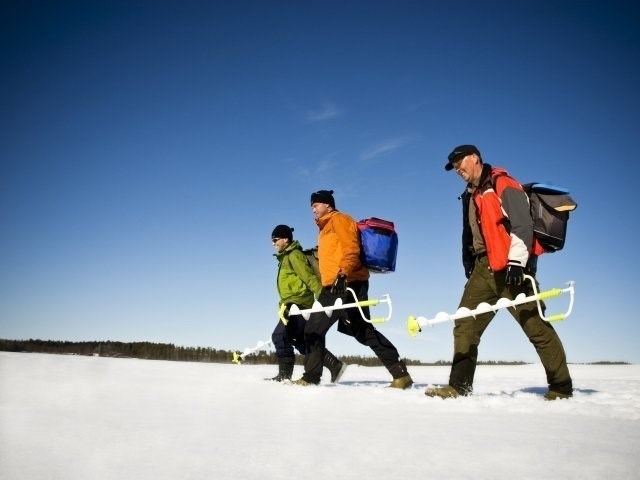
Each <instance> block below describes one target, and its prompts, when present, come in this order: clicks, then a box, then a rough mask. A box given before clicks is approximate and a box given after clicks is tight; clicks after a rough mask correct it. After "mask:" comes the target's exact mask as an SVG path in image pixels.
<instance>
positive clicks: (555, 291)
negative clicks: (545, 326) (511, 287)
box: [407, 275, 575, 337]
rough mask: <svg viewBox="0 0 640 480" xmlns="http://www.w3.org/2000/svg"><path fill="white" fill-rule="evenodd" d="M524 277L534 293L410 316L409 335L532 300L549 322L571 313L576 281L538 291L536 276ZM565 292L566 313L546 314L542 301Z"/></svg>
mask: <svg viewBox="0 0 640 480" xmlns="http://www.w3.org/2000/svg"><path fill="white" fill-rule="evenodd" d="M524 277H525V279H527V280H529V281H530V282H531V284H532V285H533V292H534V294H533V295H529V296H526V295H525V294H524V293H520V294H519V295H517V296H516V298H514V299H513V300H510V299H508V298H501V299H500V300H498V301H497V302H496V303H495V304H494V305H489V304H488V303H484V302H483V303H481V304H480V305H478V306H477V307H476V308H474V309H473V310H470V309H468V308H465V307H461V308H459V309H458V310H457V311H456V313H453V314H449V313H446V312H438V313H437V314H436V316H435V317H433V318H432V319H428V318H426V317H414V316H409V319H408V320H407V330H408V332H409V335H411V336H412V337H415V336H416V335H417V334H418V332H421V331H422V327H424V326H425V325H427V326H429V327H432V326H434V325H435V324H437V323H444V322H453V321H455V320H457V319H459V318H465V317H475V316H476V315H481V314H483V313H488V312H496V311H497V310H498V309H500V308H511V307H513V308H514V309H515V308H516V307H517V306H518V305H522V304H525V303H530V302H536V304H537V305H538V313H539V314H540V318H542V319H543V320H545V321H547V322H557V321H560V320H564V319H565V318H567V317H568V316H569V315H570V314H571V310H572V309H573V297H574V293H575V291H574V290H575V289H574V283H575V282H573V281H570V282H567V285H569V286H568V287H567V288H552V289H550V290H545V291H543V292H538V288H537V286H536V281H535V280H534V278H533V277H531V276H530V275H525V276H524ZM564 293H568V294H569V308H568V309H567V311H566V312H565V313H557V314H555V315H549V316H545V314H544V312H543V311H542V303H541V302H542V301H543V300H546V299H548V298H553V297H559V296H560V295H562V294H564Z"/></svg>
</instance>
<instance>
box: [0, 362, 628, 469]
mask: <svg viewBox="0 0 640 480" xmlns="http://www.w3.org/2000/svg"><path fill="white" fill-rule="evenodd" d="M570 370H571V373H572V375H573V378H574V382H575V387H576V393H575V397H574V398H573V399H571V400H563V401H556V402H545V401H544V400H543V399H542V394H543V393H544V392H545V391H546V387H545V382H544V372H543V369H542V366H540V365H526V366H504V367H503V366H480V367H478V371H477V376H476V385H475V395H473V396H472V397H468V398H462V399H456V400H441V399H433V398H427V397H425V395H424V388H425V387H426V386H427V385H428V384H431V383H446V380H447V377H448V372H449V368H448V367H414V368H411V369H410V371H411V374H412V376H413V378H414V380H415V381H416V385H415V386H414V388H412V389H410V390H407V391H397V390H393V389H388V388H384V387H385V386H386V385H387V383H388V381H389V377H388V374H387V373H386V371H385V370H384V369H383V368H377V367H374V368H371V367H358V366H353V365H352V366H350V367H349V369H348V370H347V372H346V374H345V376H344V377H343V379H342V381H341V383H340V384H337V385H331V384H323V385H322V386H320V387H306V388H304V387H296V386H292V385H282V384H278V383H275V382H265V381H263V380H262V379H263V377H266V376H272V375H273V374H275V371H276V367H275V366H273V365H265V366H248V365H242V366H237V365H221V364H202V363H174V362H160V361H147V360H134V359H112V358H98V357H78V356H58V355H44V354H21V353H6V352H0V479H2V480H5V479H7V480H8V479H11V480H18V479H20V480H29V479H33V480H35V479H38V480H44V479H61V480H66V479H70V480H76V479H77V480H80V479H82V480H87V479H119V480H122V479H149V480H152V479H153V480H158V479H205V478H208V479H225V478H229V479H238V480H244V479H282V478H286V477H289V478H292V479H296V480H298V479H347V480H349V479H361V478H366V479H367V480H374V479H385V480H390V479H418V478H420V479H426V478H434V479H458V478H459V479H471V478H473V479H507V478H509V479H528V478H531V479H533V478H535V479H543V478H544V479H574V478H575V479H580V480H584V479H621V478H629V479H631V478H633V479H637V478H639V477H638V471H639V470H640V366H639V365H621V366H589V365H570ZM301 373H302V370H301V367H299V366H297V367H296V372H295V377H297V376H299V375H300V374H301Z"/></svg>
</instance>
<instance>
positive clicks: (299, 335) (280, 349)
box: [271, 315, 307, 358]
mask: <svg viewBox="0 0 640 480" xmlns="http://www.w3.org/2000/svg"><path fill="white" fill-rule="evenodd" d="M304 327H305V320H304V318H302V315H292V316H290V317H289V321H288V322H287V325H286V326H285V324H284V323H282V322H281V321H278V324H277V325H276V328H275V329H274V330H273V333H272V334H271V341H273V345H274V347H275V348H276V357H278V358H284V357H293V356H295V352H294V351H293V348H294V347H295V348H296V349H297V350H298V352H300V354H301V355H304V354H305V353H306V350H307V348H306V344H305V343H304Z"/></svg>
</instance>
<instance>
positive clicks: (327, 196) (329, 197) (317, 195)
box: [311, 190, 336, 208]
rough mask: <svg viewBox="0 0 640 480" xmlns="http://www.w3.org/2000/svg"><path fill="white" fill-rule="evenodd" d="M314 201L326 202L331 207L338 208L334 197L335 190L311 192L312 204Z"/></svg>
mask: <svg viewBox="0 0 640 480" xmlns="http://www.w3.org/2000/svg"><path fill="white" fill-rule="evenodd" d="M314 203H326V204H328V205H330V206H331V208H336V201H335V200H334V199H333V190H318V191H317V192H313V193H312V194H311V205H313V204H314Z"/></svg>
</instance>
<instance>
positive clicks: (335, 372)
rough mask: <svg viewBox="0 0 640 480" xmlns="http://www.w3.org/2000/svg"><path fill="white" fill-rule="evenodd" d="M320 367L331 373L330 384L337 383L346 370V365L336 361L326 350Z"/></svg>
mask: <svg viewBox="0 0 640 480" xmlns="http://www.w3.org/2000/svg"><path fill="white" fill-rule="evenodd" d="M322 366H324V367H326V368H327V369H328V370H329V372H331V383H337V382H339V381H340V378H341V377H342V375H344V372H345V370H346V369H347V364H346V363H344V362H341V361H340V360H338V359H337V358H336V357H335V356H334V355H333V353H331V352H330V351H329V350H327V349H326V348H325V349H324V356H323V357H322Z"/></svg>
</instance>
